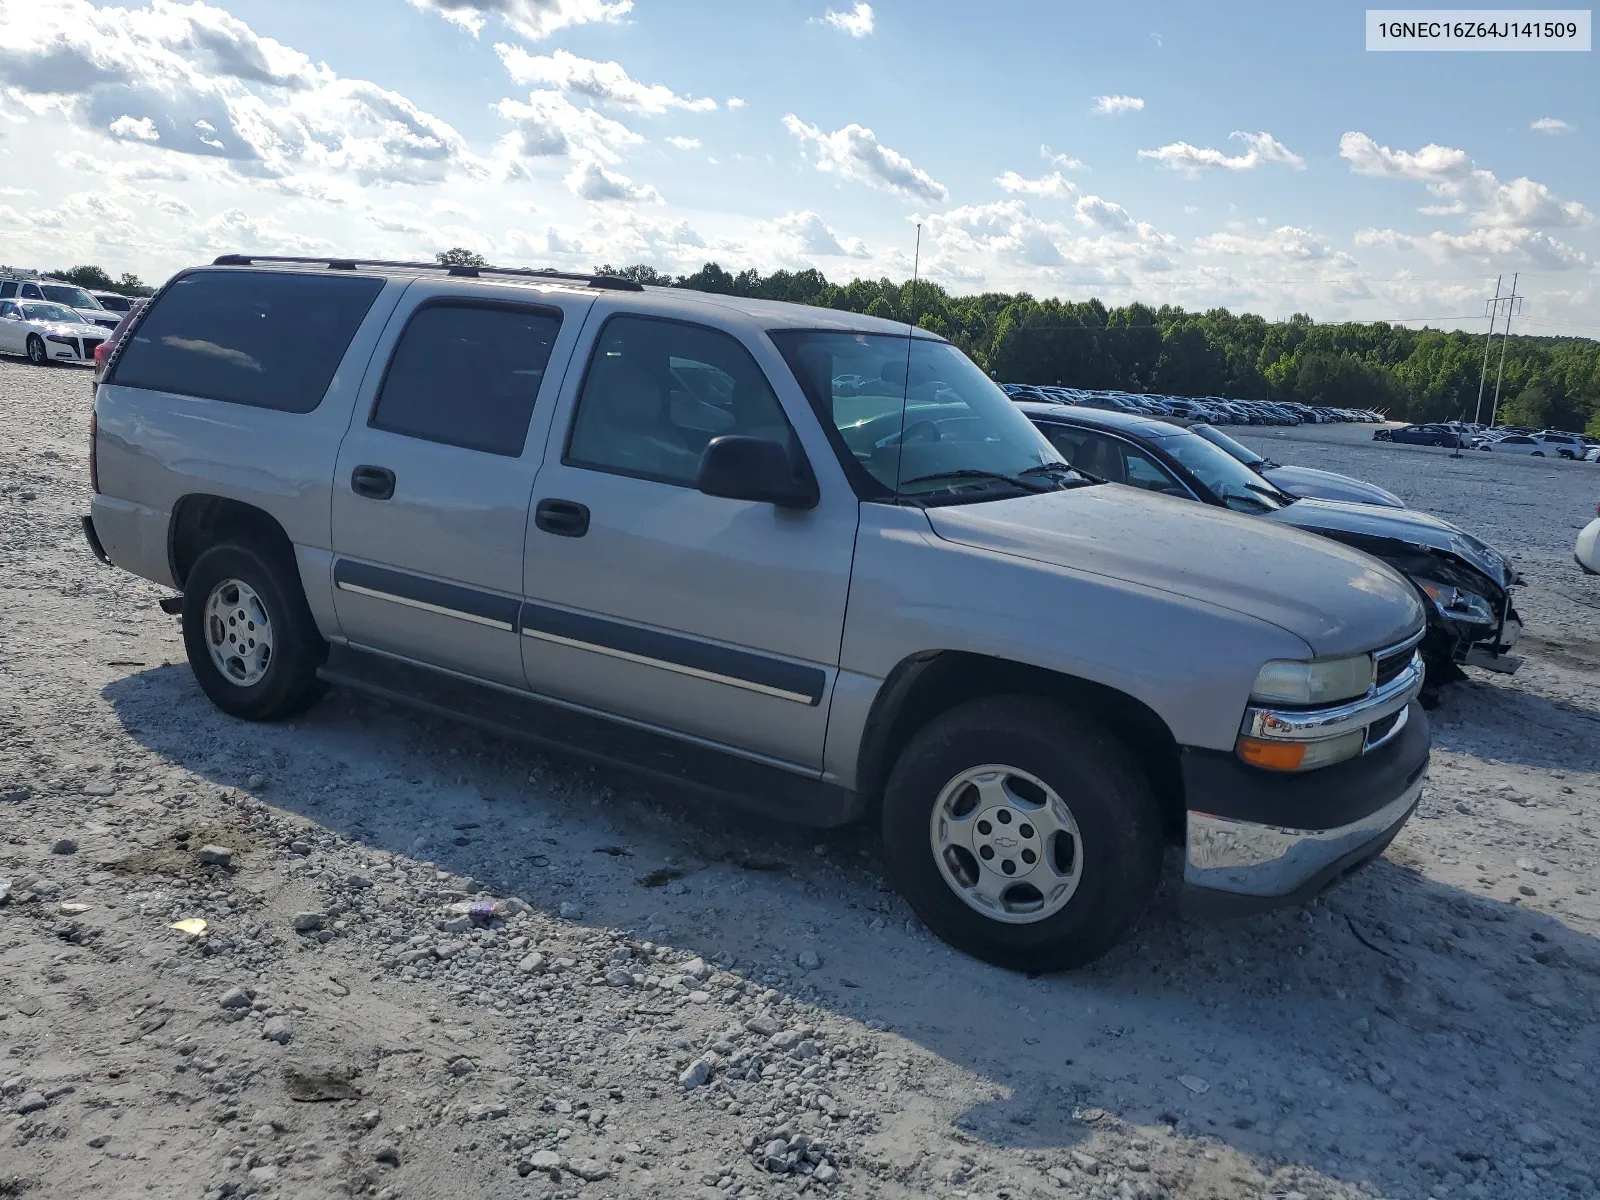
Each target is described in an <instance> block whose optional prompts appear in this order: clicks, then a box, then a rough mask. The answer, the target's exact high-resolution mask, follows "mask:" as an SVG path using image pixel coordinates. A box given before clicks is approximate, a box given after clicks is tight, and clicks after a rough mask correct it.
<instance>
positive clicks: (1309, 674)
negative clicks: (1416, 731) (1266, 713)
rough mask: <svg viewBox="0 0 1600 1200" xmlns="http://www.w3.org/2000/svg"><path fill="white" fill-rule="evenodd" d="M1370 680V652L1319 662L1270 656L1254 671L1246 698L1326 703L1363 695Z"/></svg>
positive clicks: (1292, 702) (1271, 701) (1306, 703)
mask: <svg viewBox="0 0 1600 1200" xmlns="http://www.w3.org/2000/svg"><path fill="white" fill-rule="evenodd" d="M1372 680H1373V674H1372V656H1371V655H1370V654H1357V655H1355V656H1354V657H1351V658H1330V659H1327V660H1325V661H1323V662H1295V661H1292V660H1289V659H1274V660H1273V661H1272V662H1269V663H1267V664H1266V665H1265V666H1264V667H1262V668H1261V670H1260V672H1259V673H1258V674H1257V675H1256V682H1255V686H1253V687H1252V688H1251V689H1250V698H1251V699H1252V700H1262V701H1266V702H1268V703H1272V704H1300V705H1313V704H1329V703H1332V702H1333V701H1335V700H1353V699H1355V698H1356V697H1357V696H1365V695H1366V694H1367V689H1368V688H1369V687H1371V686H1372Z"/></svg>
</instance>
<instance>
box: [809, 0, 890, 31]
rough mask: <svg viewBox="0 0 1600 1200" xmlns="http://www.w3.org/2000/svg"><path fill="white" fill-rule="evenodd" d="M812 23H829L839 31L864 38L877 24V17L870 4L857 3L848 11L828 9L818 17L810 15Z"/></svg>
mask: <svg viewBox="0 0 1600 1200" xmlns="http://www.w3.org/2000/svg"><path fill="white" fill-rule="evenodd" d="M811 20H812V22H813V23H814V24H823V25H831V26H833V28H835V29H837V30H838V31H839V32H840V33H847V34H849V35H850V36H851V37H853V38H864V37H866V36H867V35H868V34H870V33H871V32H872V30H873V28H874V27H875V26H876V25H877V18H876V17H874V16H873V13H872V5H870V4H865V3H859V4H857V5H856V6H855V7H854V8H852V9H851V10H850V11H849V12H837V11H835V10H834V9H831V8H830V9H829V10H828V11H827V12H825V13H823V14H822V16H820V17H812V18H811Z"/></svg>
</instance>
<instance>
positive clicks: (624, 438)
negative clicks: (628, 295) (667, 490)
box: [563, 316, 789, 487]
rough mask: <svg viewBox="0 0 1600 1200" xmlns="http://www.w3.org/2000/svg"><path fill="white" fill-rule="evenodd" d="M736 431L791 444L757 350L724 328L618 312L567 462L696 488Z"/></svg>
mask: <svg viewBox="0 0 1600 1200" xmlns="http://www.w3.org/2000/svg"><path fill="white" fill-rule="evenodd" d="M727 434H738V435H742V436H744V437H754V438H760V439H762V440H763V441H769V442H777V443H779V444H780V445H781V444H785V443H787V442H788V440H789V421H788V418H787V417H785V416H784V413H783V408H782V406H781V405H779V403H778V398H777V396H776V395H775V394H774V393H773V391H772V386H771V384H769V383H768V382H767V377H766V375H765V374H764V373H763V372H762V370H761V367H760V366H759V365H758V364H757V363H756V360H755V359H754V358H752V357H751V355H750V352H749V351H748V350H746V349H745V348H744V347H743V346H742V345H740V344H739V342H738V341H737V340H736V339H734V338H733V337H730V336H729V335H728V334H726V333H722V332H720V331H719V330H715V329H707V328H705V327H703V326H700V325H690V324H686V323H684V322H682V321H669V320H661V319H658V318H653V317H635V316H617V317H612V318H611V320H610V321H608V322H607V323H606V326H605V328H604V329H603V330H602V331H601V334H600V339H599V342H598V343H597V344H596V346H595V350H594V357H593V358H592V359H591V360H590V363H589V372H588V375H587V376H586V377H585V379H584V384H583V393H582V395H580V396H579V397H578V407H577V412H576V414H575V415H574V417H573V423H572V433H571V435H570V437H569V440H568V442H567V452H566V455H565V457H564V459H563V461H564V462H566V463H567V464H569V465H571V466H576V467H585V468H588V469H589V470H593V471H606V472H609V473H612V474H618V475H634V476H639V477H641V478H644V479H653V480H656V481H658V482H661V483H672V484H678V485H681V486H684V487H693V486H694V481H695V477H696V476H697V475H698V474H699V470H700V455H701V453H702V452H703V451H704V450H705V448H706V445H707V444H708V443H709V442H710V441H711V439H712V438H715V437H721V436H724V435H727Z"/></svg>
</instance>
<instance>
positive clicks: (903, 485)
mask: <svg viewBox="0 0 1600 1200" xmlns="http://www.w3.org/2000/svg"><path fill="white" fill-rule="evenodd" d="M771 336H772V340H773V341H774V342H775V343H776V344H777V346H778V348H779V350H781V351H782V352H783V356H784V359H785V360H786V361H787V362H788V364H789V368H790V370H792V371H793V372H794V374H795V377H796V378H797V379H798V380H799V381H800V384H801V386H802V387H803V388H804V389H805V391H806V396H807V398H808V399H809V400H810V401H811V403H812V405H813V407H815V408H816V410H817V412H818V415H819V416H820V417H821V418H822V419H824V420H828V421H831V422H832V423H833V425H834V428H835V429H836V430H837V431H838V434H839V437H840V439H841V440H842V441H843V443H844V446H845V449H846V451H847V452H848V453H849V454H851V455H852V456H854V458H855V461H856V462H857V463H858V464H859V465H860V467H861V469H862V470H863V471H865V472H866V474H867V475H868V476H870V477H871V479H872V480H873V481H874V482H875V483H876V484H877V485H879V486H880V487H881V488H882V489H883V495H884V496H885V497H888V496H894V495H898V496H902V497H915V498H917V499H919V500H924V501H928V502H934V503H952V502H956V501H967V500H995V499H1000V498H1001V497H1002V496H1009V495H1015V494H1016V493H1017V492H1018V491H1039V490H1047V489H1053V488H1054V487H1055V486H1057V484H1055V483H1053V482H1052V481H1051V475H1052V473H1053V471H1056V470H1059V471H1061V472H1065V471H1067V470H1068V469H1069V468H1068V467H1067V464H1066V462H1065V460H1063V459H1062V457H1061V455H1060V454H1058V453H1056V450H1055V448H1054V447H1053V446H1051V445H1050V443H1049V442H1048V441H1046V440H1045V437H1044V435H1043V434H1041V433H1040V432H1039V431H1038V430H1037V429H1035V428H1034V427H1033V424H1032V422H1030V421H1029V420H1028V418H1027V417H1026V416H1024V415H1023V413H1022V411H1021V410H1020V409H1018V408H1017V406H1016V405H1015V404H1013V403H1012V401H1011V399H1010V397H1008V396H1007V395H1006V394H1005V393H1004V392H1002V391H1001V390H1000V388H999V386H998V385H997V384H995V383H994V382H993V381H992V380H990V379H989V378H988V376H986V375H985V374H984V373H983V372H982V371H981V370H979V369H978V367H977V366H976V365H975V364H974V363H973V362H972V360H971V359H969V358H968V357H967V356H966V355H964V354H962V353H961V351H959V350H957V349H956V348H955V347H954V346H952V345H950V344H949V343H947V342H939V341H934V340H932V339H931V338H906V337H898V336H895V335H893V334H874V333H844V332H829V331H822V330H777V331H774V332H773V333H772V335H771ZM908 362H909V366H910V380H909V385H908V382H907V365H908ZM902 402H903V408H904V411H903V412H902ZM1030 471H1032V472H1033V473H1032V474H1031V475H1029V474H1026V473H1027V472H1030ZM1069 478H1070V477H1069ZM1074 482H1076V481H1074Z"/></svg>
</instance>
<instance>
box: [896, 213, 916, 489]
mask: <svg viewBox="0 0 1600 1200" xmlns="http://www.w3.org/2000/svg"><path fill="white" fill-rule="evenodd" d="M921 266H922V222H921V221H918V222H917V249H916V253H915V254H914V255H913V256H912V259H911V303H912V305H913V306H914V305H915V304H916V302H917V271H918V269H919V268H920V267H921ZM908 315H909V316H913V317H914V316H915V309H914V308H913V310H912V312H911V313H910V314H908ZM916 328H917V325H916V321H915V320H909V321H907V322H906V377H905V381H904V386H903V387H902V388H901V391H900V437H899V440H898V441H896V442H895V454H894V494H895V498H896V499H898V498H899V496H900V478H901V470H900V464H901V463H902V462H903V461H904V460H905V454H906V406H907V405H908V404H910V403H911V339H912V334H913V333H915V332H916Z"/></svg>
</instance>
